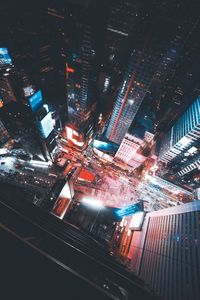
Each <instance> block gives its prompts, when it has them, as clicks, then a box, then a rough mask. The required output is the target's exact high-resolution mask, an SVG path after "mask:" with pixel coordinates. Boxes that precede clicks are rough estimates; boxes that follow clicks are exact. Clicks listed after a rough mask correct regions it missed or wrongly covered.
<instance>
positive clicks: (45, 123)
mask: <svg viewBox="0 0 200 300" xmlns="http://www.w3.org/2000/svg"><path fill="white" fill-rule="evenodd" d="M39 129H40V132H41V133H42V135H43V137H44V138H45V139H46V138H47V137H48V136H49V135H50V133H51V132H52V131H53V129H54V127H53V119H52V116H51V113H50V112H49V113H48V114H47V115H46V116H45V117H44V118H43V119H42V120H41V121H40V122H39Z"/></svg>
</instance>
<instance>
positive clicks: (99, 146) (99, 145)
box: [93, 139, 119, 152]
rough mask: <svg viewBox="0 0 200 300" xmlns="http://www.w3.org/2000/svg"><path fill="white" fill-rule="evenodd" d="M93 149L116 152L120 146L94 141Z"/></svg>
mask: <svg viewBox="0 0 200 300" xmlns="http://www.w3.org/2000/svg"><path fill="white" fill-rule="evenodd" d="M93 147H94V148H97V149H99V150H101V151H105V152H116V151H117V149H118V147H119V146H118V145H114V144H111V143H106V142H103V141H100V140H96V139H94V141H93Z"/></svg>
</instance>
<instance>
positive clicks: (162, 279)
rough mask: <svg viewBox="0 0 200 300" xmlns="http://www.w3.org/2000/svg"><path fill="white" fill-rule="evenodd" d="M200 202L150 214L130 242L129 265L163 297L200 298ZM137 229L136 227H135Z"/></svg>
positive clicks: (134, 232)
mask: <svg viewBox="0 0 200 300" xmlns="http://www.w3.org/2000/svg"><path fill="white" fill-rule="evenodd" d="M199 223H200V203H199V201H194V202H191V203H187V204H184V205H180V206H176V207H172V208H167V209H162V210H159V211H155V212H151V213H147V215H146V217H145V221H144V224H143V227H142V230H141V231H134V229H133V234H132V241H131V242H130V244H129V250H128V259H129V261H130V268H131V269H132V270H134V271H135V272H136V274H137V275H138V276H139V277H140V278H141V279H143V280H144V282H145V283H146V284H147V285H148V286H149V288H151V289H152V290H153V291H154V292H156V294H157V295H158V296H159V297H161V298H162V299H166V300H168V299H177V300H179V299H185V300H187V299H195V300H197V299H199V297H200V288H199V274H200V252H199V249H200V245H199V230H200V228H199ZM136 230H137V229H136Z"/></svg>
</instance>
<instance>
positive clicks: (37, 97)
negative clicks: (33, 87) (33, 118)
mask: <svg viewBox="0 0 200 300" xmlns="http://www.w3.org/2000/svg"><path fill="white" fill-rule="evenodd" d="M28 101H29V104H30V107H31V109H32V111H33V112H36V111H37V110H38V108H40V107H42V105H43V100H42V93H41V91H38V92H37V93H35V94H33V95H32V96H31V97H29V99H28Z"/></svg>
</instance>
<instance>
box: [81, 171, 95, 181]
mask: <svg viewBox="0 0 200 300" xmlns="http://www.w3.org/2000/svg"><path fill="white" fill-rule="evenodd" d="M94 178H95V175H94V174H93V173H91V172H90V171H88V170H87V169H82V170H81V172H80V173H79V175H78V179H79V180H83V181H90V182H92V181H93V180H94Z"/></svg>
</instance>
